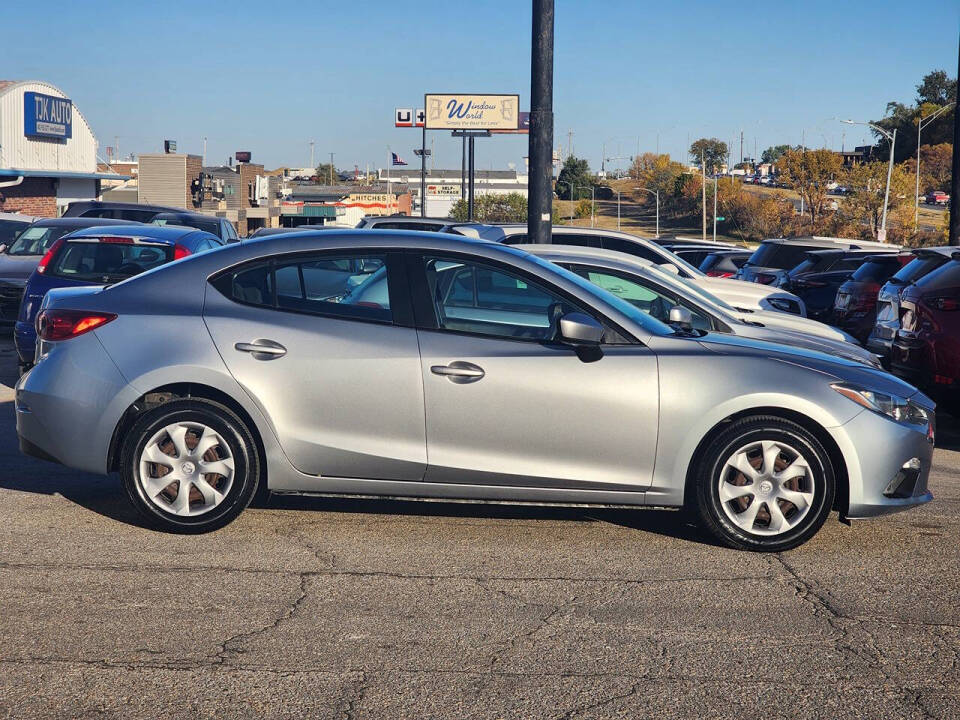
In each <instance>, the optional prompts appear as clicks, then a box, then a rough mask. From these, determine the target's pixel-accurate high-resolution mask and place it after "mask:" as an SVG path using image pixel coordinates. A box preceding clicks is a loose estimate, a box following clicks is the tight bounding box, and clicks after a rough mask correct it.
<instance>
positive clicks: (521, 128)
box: [490, 110, 530, 135]
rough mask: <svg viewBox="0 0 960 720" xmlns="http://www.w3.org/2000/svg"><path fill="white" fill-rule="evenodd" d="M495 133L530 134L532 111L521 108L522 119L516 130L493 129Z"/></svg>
mask: <svg viewBox="0 0 960 720" xmlns="http://www.w3.org/2000/svg"><path fill="white" fill-rule="evenodd" d="M490 133H491V134H493V135H529V134H530V113H528V112H526V111H524V110H521V111H520V121H519V122H518V123H517V129H516V130H491V131H490Z"/></svg>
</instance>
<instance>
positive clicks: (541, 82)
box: [471, 0, 553, 243]
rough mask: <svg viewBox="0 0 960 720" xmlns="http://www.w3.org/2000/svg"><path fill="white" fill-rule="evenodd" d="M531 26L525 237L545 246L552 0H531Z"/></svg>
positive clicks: (550, 163)
mask: <svg viewBox="0 0 960 720" xmlns="http://www.w3.org/2000/svg"><path fill="white" fill-rule="evenodd" d="M532 24H533V27H532V42H531V50H530V135H529V155H530V181H529V182H530V184H529V193H530V199H529V205H528V213H527V237H528V239H529V240H530V241H531V242H536V243H549V242H550V241H551V225H550V218H551V216H552V214H553V187H552V182H551V181H552V179H553V0H533V23H532ZM471 142H472V140H471Z"/></svg>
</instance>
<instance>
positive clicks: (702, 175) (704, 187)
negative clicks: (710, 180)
mask: <svg viewBox="0 0 960 720" xmlns="http://www.w3.org/2000/svg"><path fill="white" fill-rule="evenodd" d="M700 181H701V182H700V189H701V190H702V191H703V200H702V203H701V204H702V206H703V239H704V240H706V239H707V165H706V163H705V162H704V160H703V150H700Z"/></svg>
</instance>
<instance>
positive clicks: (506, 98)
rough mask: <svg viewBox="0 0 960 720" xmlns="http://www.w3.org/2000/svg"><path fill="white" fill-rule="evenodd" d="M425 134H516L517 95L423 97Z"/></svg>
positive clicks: (518, 110) (518, 112)
mask: <svg viewBox="0 0 960 720" xmlns="http://www.w3.org/2000/svg"><path fill="white" fill-rule="evenodd" d="M424 97H425V101H424V104H425V105H426V107H427V118H426V122H427V126H426V127H427V130H517V129H518V128H519V122H520V107H519V105H520V96H519V95H429V94H428V95H426V96H424Z"/></svg>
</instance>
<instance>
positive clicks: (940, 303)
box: [929, 297, 960, 310]
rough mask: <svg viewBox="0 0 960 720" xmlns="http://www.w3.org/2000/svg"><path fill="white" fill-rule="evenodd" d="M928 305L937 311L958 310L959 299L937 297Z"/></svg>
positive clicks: (959, 305)
mask: <svg viewBox="0 0 960 720" xmlns="http://www.w3.org/2000/svg"><path fill="white" fill-rule="evenodd" d="M929 302H930V305H932V306H933V307H935V308H936V309H937V310H960V299H957V298H953V297H938V298H933V299H931V300H930V301H929Z"/></svg>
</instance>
